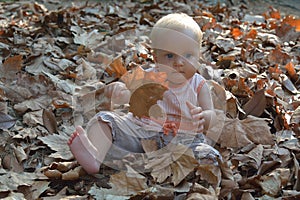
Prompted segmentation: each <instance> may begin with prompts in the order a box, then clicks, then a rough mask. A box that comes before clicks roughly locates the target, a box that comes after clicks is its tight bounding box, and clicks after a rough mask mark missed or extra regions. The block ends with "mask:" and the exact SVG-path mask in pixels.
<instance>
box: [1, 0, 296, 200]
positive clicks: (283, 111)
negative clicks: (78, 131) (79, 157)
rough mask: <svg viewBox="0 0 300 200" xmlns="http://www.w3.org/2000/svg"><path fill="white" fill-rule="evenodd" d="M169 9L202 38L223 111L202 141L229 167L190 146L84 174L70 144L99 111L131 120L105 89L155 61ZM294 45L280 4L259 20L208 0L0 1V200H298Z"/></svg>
mask: <svg viewBox="0 0 300 200" xmlns="http://www.w3.org/2000/svg"><path fill="white" fill-rule="evenodd" d="M44 2H47V3H48V4H55V3H60V2H58V1H44ZM56 7H59V6H56ZM173 12H184V13H187V14H189V15H190V16H192V17H193V18H194V19H195V21H196V22H197V23H198V24H199V25H200V27H201V28H202V30H203V32H204V39H203V45H202V53H203V57H202V58H201V60H202V63H203V66H204V64H205V66H206V67H203V68H201V69H200V73H201V74H203V76H204V77H205V78H207V79H208V80H209V81H208V83H209V86H210V88H211V91H212V95H213V97H214V103H215V107H216V113H217V118H216V119H215V121H214V123H213V125H212V126H211V128H210V129H209V130H208V132H207V136H208V137H209V138H210V139H211V140H212V144H214V147H215V148H216V149H218V150H219V151H220V152H221V154H222V156H223V162H222V161H219V165H220V167H212V166H210V165H200V166H199V165H197V164H196V162H195V158H194V157H193V155H192V152H191V151H188V150H184V149H183V148H184V147H183V146H180V145H174V146H171V147H170V148H171V150H172V151H166V152H164V151H161V152H160V151H154V152H156V153H153V152H151V144H150V145H149V144H148V145H149V146H148V147H147V145H146V144H144V148H145V150H146V149H147V153H146V154H143V156H144V157H142V158H139V159H137V158H124V161H123V162H122V165H123V166H122V167H124V170H121V171H117V170H113V169H111V168H109V167H105V166H103V167H102V168H101V170H100V174H98V175H96V176H90V175H87V174H86V173H85V172H84V170H83V169H82V168H81V167H80V166H79V165H78V164H77V162H76V161H75V160H74V158H73V156H72V154H71V152H70V150H69V147H68V145H67V141H68V138H69V136H70V135H71V134H72V132H73V131H74V129H75V127H76V126H77V125H83V126H85V125H86V123H87V122H88V120H89V119H90V118H91V117H92V116H94V115H95V114H96V113H97V112H98V111H100V110H107V109H117V110H118V111H124V112H126V110H127V109H128V107H127V105H111V103H110V99H109V98H107V97H106V96H104V95H103V88H104V87H105V85H106V84H108V83H110V82H113V81H116V80H119V79H121V78H122V77H123V78H124V77H126V73H128V72H130V71H131V70H133V69H135V68H136V67H137V66H148V65H152V64H153V58H152V55H151V48H150V44H151V42H150V41H149V38H148V34H149V31H150V30H151V27H152V26H153V25H154V23H155V22H156V21H157V20H158V19H159V18H160V17H162V16H164V15H166V14H169V13H173ZM299 38H300V18H299V16H291V15H282V14H281V13H280V11H279V10H276V9H275V8H273V7H269V8H267V10H266V12H265V13H261V14H260V15H255V14H251V13H250V12H248V10H247V5H244V4H241V5H237V6H232V7H226V6H222V5H220V4H217V5H208V4H205V3H202V2H201V1H179V0H178V1H177V0H176V1H175V0H173V1H143V0H139V1H130V0H128V1H120V2H109V1H103V2H102V1H101V2H100V1H99V2H98V1H94V2H85V3H79V2H77V3H76V2H74V4H72V5H67V6H61V7H59V8H58V9H47V8H46V7H45V6H44V5H43V4H40V3H36V2H33V1H32V2H31V1H24V2H23V1H16V2H15V1H12V2H11V1H9V2H6V3H5V2H1V3H0V59H1V64H0V130H1V132H0V155H1V157H0V159H1V160H0V179H1V181H0V188H1V190H0V198H7V199H45V200H46V199H64V198H65V199H88V198H90V199H175V198H176V199H281V198H284V199H298V198H300V169H299V159H300V144H299V137H300V126H299V124H300V106H299V105H300V92H299V89H300V64H299V62H300V40H299ZM152 150H153V149H152ZM157 152H160V153H157ZM132 159H133V160H132ZM114 164H118V163H114Z"/></svg>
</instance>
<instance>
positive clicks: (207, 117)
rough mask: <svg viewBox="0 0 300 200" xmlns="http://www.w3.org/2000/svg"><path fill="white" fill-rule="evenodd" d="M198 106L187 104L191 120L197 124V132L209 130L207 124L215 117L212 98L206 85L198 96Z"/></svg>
mask: <svg viewBox="0 0 300 200" xmlns="http://www.w3.org/2000/svg"><path fill="white" fill-rule="evenodd" d="M197 98H198V106H195V105H192V104H191V103H190V102H187V105H188V107H189V109H190V113H191V115H192V118H193V119H194V121H195V122H196V123H198V124H199V131H204V130H207V129H208V128H209V124H210V122H211V121H212V119H214V118H215V117H216V115H215V111H214V106H213V101H212V97H211V95H210V91H209V88H208V86H207V85H206V84H204V85H203V87H202V88H201V90H200V92H199V94H198V97H197Z"/></svg>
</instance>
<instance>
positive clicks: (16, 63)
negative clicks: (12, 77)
mask: <svg viewBox="0 0 300 200" xmlns="http://www.w3.org/2000/svg"><path fill="white" fill-rule="evenodd" d="M22 57H23V56H22V55H16V56H13V57H9V58H7V59H6V60H5V61H4V63H3V68H4V71H5V72H9V71H15V72H17V71H20V70H21V68H22V62H23V60H22Z"/></svg>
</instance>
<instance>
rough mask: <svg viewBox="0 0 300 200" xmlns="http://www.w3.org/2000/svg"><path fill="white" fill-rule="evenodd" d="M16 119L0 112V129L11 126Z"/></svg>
mask: <svg viewBox="0 0 300 200" xmlns="http://www.w3.org/2000/svg"><path fill="white" fill-rule="evenodd" d="M16 121H17V120H16V119H15V118H13V117H12V116H10V115H8V114H5V113H3V112H0V129H9V128H11V127H13V126H14V125H15V123H16Z"/></svg>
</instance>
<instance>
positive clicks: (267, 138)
mask: <svg viewBox="0 0 300 200" xmlns="http://www.w3.org/2000/svg"><path fill="white" fill-rule="evenodd" d="M219 142H220V144H221V146H222V147H232V148H241V147H244V146H247V145H248V144H251V143H256V144H273V143H274V140H273V136H272V134H271V132H270V128H269V126H268V123H267V122H266V121H265V119H261V118H256V117H254V116H251V115H249V116H248V117H247V118H246V119H244V120H239V119H229V118H226V121H225V125H224V128H223V132H222V134H221V136H220V139H219Z"/></svg>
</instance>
